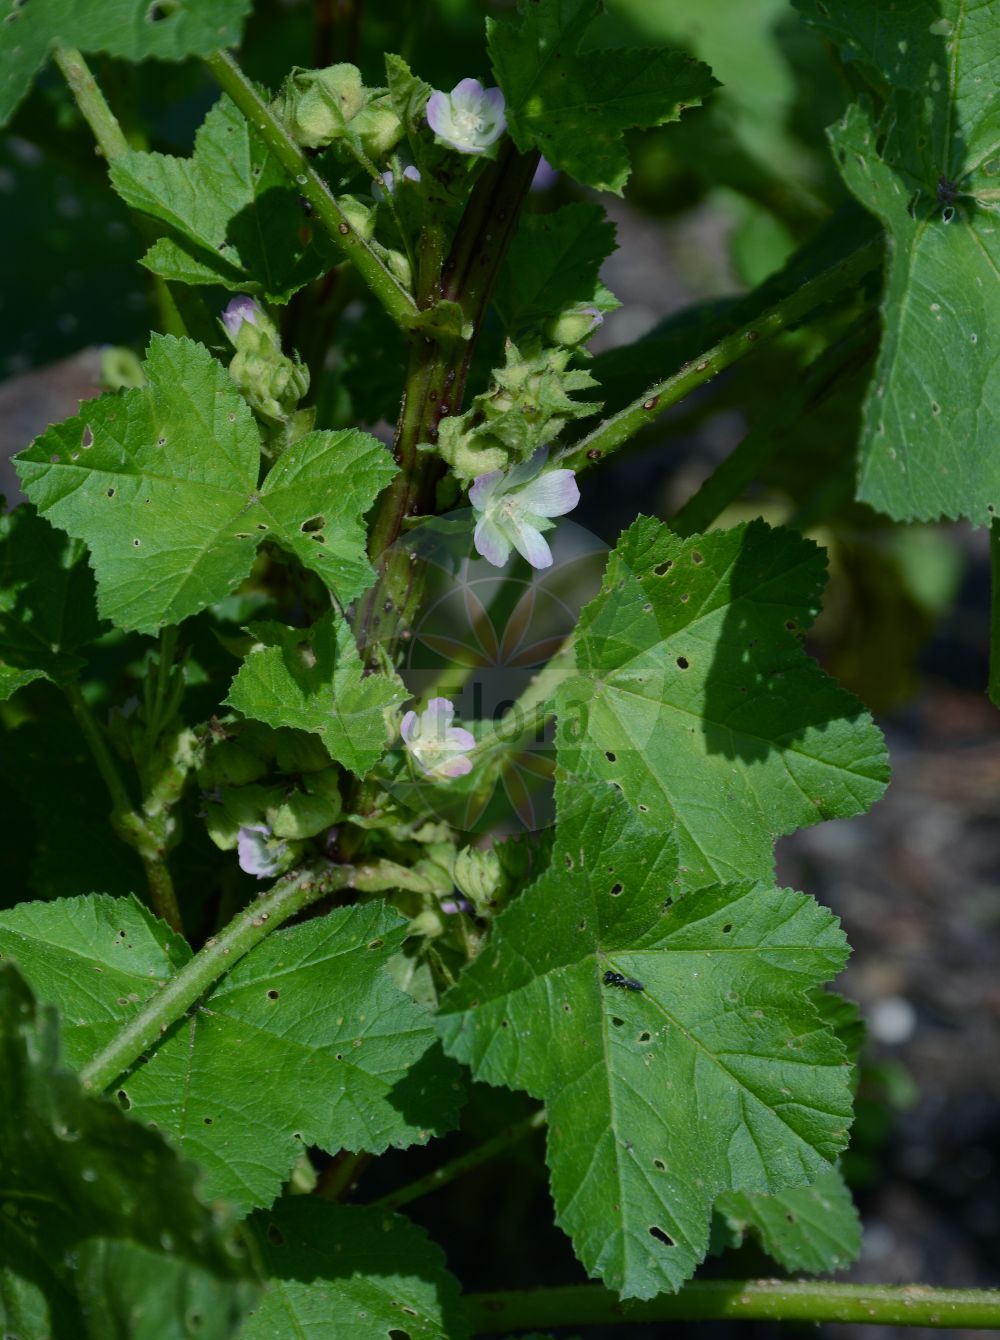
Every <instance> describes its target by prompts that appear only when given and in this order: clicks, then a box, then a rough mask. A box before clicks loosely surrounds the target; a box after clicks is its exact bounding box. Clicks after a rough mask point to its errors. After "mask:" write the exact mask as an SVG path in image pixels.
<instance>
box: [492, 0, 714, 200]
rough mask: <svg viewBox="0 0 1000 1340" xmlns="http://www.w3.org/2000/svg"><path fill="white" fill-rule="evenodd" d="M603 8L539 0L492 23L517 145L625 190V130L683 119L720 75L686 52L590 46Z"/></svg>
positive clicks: (587, 181) (576, 0)
mask: <svg viewBox="0 0 1000 1340" xmlns="http://www.w3.org/2000/svg"><path fill="white" fill-rule="evenodd" d="M600 10H601V4H600V3H599V0H540V3H537V4H531V5H527V6H525V12H524V14H523V16H522V18H521V20H520V23H517V24H514V23H498V22H496V21H495V20H493V19H488V20H487V25H486V26H487V33H488V35H489V49H490V57H491V59H492V62H493V72H494V74H495V75H496V78H497V82H498V83H499V84H500V87H501V88H502V89H503V92H504V96H505V98H506V99H507V122H508V125H509V127H510V133H511V136H512V137H513V140H514V143H515V144H516V145H517V147H518V148H519V149H520V150H521V151H522V152H525V151H527V150H528V149H540V150H541V152H542V154H543V155H544V156H545V158H547V159H548V161H549V162H550V163H551V164H552V166H553V167H555V168H559V169H560V170H562V171H564V172H568V173H569V174H570V176H571V177H575V178H576V180H577V181H579V182H582V183H583V184H584V185H585V186H593V187H595V188H596V189H597V190H603V191H614V192H615V194H616V195H620V194H621V191H622V187H623V186H624V185H625V182H626V181H627V180H628V175H629V160H628V154H627V152H626V150H625V145H624V140H623V133H624V132H625V131H626V130H630V129H632V128H633V127H649V126H662V125H664V124H665V123H666V122H667V121H676V120H677V118H678V117H679V116H680V114H681V112H682V111H683V110H684V108H685V107H690V106H691V105H693V104H696V103H699V102H700V101H701V99H702V98H703V97H705V96H706V95H707V94H708V93H710V92H711V90H712V89H713V88H714V87H715V83H716V81H715V80H714V79H713V78H712V74H711V71H710V70H709V68H708V66H707V65H702V64H701V63H700V62H698V61H695V60H693V59H692V58H691V57H690V56H686V55H684V53H683V52H680V51H671V50H663V49H661V50H650V49H644V50H638V51H628V50H619V49H613V50H597V51H594V50H587V51H581V50H580V46H581V42H582V41H583V39H584V37H585V34H586V31H587V29H588V27H589V26H590V24H591V22H592V21H593V20H594V19H595V18H596V17H597V15H598V14H599V12H600Z"/></svg>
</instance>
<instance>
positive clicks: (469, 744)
mask: <svg viewBox="0 0 1000 1340" xmlns="http://www.w3.org/2000/svg"><path fill="white" fill-rule="evenodd" d="M446 743H447V744H448V745H450V746H451V747H452V748H453V749H462V750H466V749H475V747H476V737H475V736H474V735H473V734H472V732H471V731H467V730H465V728H464V727H462V726H449V728H448V735H447V738H446Z"/></svg>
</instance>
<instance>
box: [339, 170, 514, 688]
mask: <svg viewBox="0 0 1000 1340" xmlns="http://www.w3.org/2000/svg"><path fill="white" fill-rule="evenodd" d="M537 163H538V155H537V154H519V153H518V152H517V150H516V149H515V148H514V146H513V144H509V145H508V146H507V147H506V148H505V149H504V150H503V151H502V152H501V154H500V156H499V157H498V159H497V161H496V162H495V163H491V164H489V166H488V167H487V168H486V170H485V171H484V172H483V174H482V176H481V177H480V178H479V180H478V181H477V182H476V185H475V186H474V187H473V190H472V194H471V196H470V197H469V202H468V204H467V205H466V208H465V213H464V214H463V216H462V221H461V223H460V224H459V226H458V230H457V232H456V234H455V242H454V245H453V246H452V249H451V252H450V253H449V254H448V255H447V256H445V255H444V238H443V235H442V233H441V230H440V228H439V227H438V226H437V225H435V224H430V225H428V227H426V228H425V229H424V232H423V234H422V236H421V240H420V248H419V251H420V255H419V269H418V279H417V292H418V297H419V299H420V303H421V307H422V308H424V309H426V307H429V306H432V305H433V304H434V303H435V302H436V301H437V300H438V299H439V298H444V299H446V300H448V301H451V302H455V303H457V304H458V305H459V307H460V308H461V309H462V317H463V320H464V323H465V327H466V331H467V334H466V335H464V336H463V338H460V339H459V338H450V339H449V338H438V339H432V338H431V336H430V335H429V334H426V333H423V332H420V331H416V332H414V334H413V335H412V336H411V346H410V363H409V368H408V371H407V377H406V389H405V392H404V396H403V407H402V411H401V413H400V418H399V423H398V425H397V428H396V438H395V442H394V453H395V458H396V462H397V464H398V465H399V474H397V475H396V477H395V478H394V479H393V481H392V483H391V484H390V485H389V487H388V488H387V489H386V490H385V492H384V493H383V494H382V497H381V498H380V500H379V505H378V510H377V512H376V515H375V521H374V523H373V525H372V530H371V537H370V541H369V554H370V556H371V558H372V560H373V561H374V562H375V563H376V564H378V565H379V568H380V571H379V580H378V581H377V582H376V584H375V585H374V586H373V587H372V589H371V590H370V591H369V592H368V594H367V595H366V596H365V598H364V600H363V601H362V602H361V605H360V606H359V611H358V617H357V619H356V620H355V629H356V631H357V633H358V638H359V641H360V642H361V643H362V647H363V648H365V647H367V648H369V649H371V648H372V646H373V644H374V642H375V641H381V642H383V643H385V644H386V647H387V650H390V651H391V649H392V646H393V644H394V642H395V638H396V636H397V634H398V633H399V632H400V631H401V630H402V629H403V628H405V625H406V623H407V621H408V619H409V618H410V617H411V616H412V613H413V604H414V601H415V598H416V596H417V594H418V593H417V591H416V589H415V586H414V573H413V565H412V564H411V563H410V562H409V555H408V554H391V553H390V552H389V551H390V550H391V549H392V546H393V545H394V544H395V542H396V540H397V539H398V537H399V534H400V532H401V530H402V528H403V523H404V521H405V520H406V518H407V517H408V516H412V515H415V514H416V513H419V512H422V511H425V510H428V509H429V508H430V506H431V504H432V501H433V498H432V489H433V484H434V481H435V480H436V478H437V475H438V471H439V466H440V463H439V461H438V460H437V458H436V457H435V456H434V455H433V454H432V453H430V452H420V451H418V447H419V446H420V445H421V444H427V445H430V446H433V445H434V443H436V442H437V439H438V429H439V425H440V423H441V420H442V419H443V418H445V417H446V416H447V415H449V414H458V413H459V412H460V411H461V408H462V401H463V398H464V395H465V384H466V380H467V378H468V373H469V366H470V363H471V361H472V353H473V350H474V348H475V345H476V340H477V339H478V337H479V331H480V329H481V327H482V323H483V319H484V317H485V315H486V308H487V306H488V304H489V300H490V297H491V295H492V292H493V287H494V285H495V283H496V279H497V275H498V274H499V272H500V267H501V265H502V264H503V259H504V257H505V256H506V254H507V248H508V247H509V246H510V243H511V240H512V238H513V236H514V232H515V230H516V228H517V220H518V217H519V215H520V211H521V205H522V204H523V203H524V197H525V195H526V194H527V191H528V187H529V186H530V184H531V178H532V177H533V176H534V172H535V168H536V166H537ZM387 616H388V617H387ZM366 659H368V661H369V664H371V663H372V658H371V655H370V654H369V655H368V656H367V657H366Z"/></svg>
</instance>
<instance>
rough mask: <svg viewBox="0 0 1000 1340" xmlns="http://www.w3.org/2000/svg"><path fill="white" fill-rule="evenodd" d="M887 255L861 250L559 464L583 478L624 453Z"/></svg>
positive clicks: (683, 370) (877, 246)
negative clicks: (631, 441) (708, 385)
mask: <svg viewBox="0 0 1000 1340" xmlns="http://www.w3.org/2000/svg"><path fill="white" fill-rule="evenodd" d="M882 254H883V249H882V240H881V238H878V239H876V240H874V241H871V242H866V243H865V244H864V246H861V247H858V249H857V250H856V251H853V252H852V253H851V254H850V255H849V256H848V257H846V258H845V259H844V260H842V261H839V262H838V263H837V264H836V265H833V266H831V267H830V268H829V269H828V270H824V271H823V272H822V274H818V275H817V276H816V277H815V279H810V280H809V281H808V283H806V284H803V285H802V287H801V288H799V289H796V291H795V292H794V293H791V294H789V296H788V297H787V298H783V299H782V300H781V302H779V303H776V304H775V305H774V306H773V307H771V308H769V309H768V311H766V312H764V313H763V314H762V315H761V316H759V317H755V318H754V320H753V321H751V322H749V324H747V325H746V326H744V327H743V328H742V329H741V330H736V331H733V332H732V334H730V335H726V336H725V337H724V338H723V339H721V340H720V341H719V342H718V344H714V345H712V347H711V348H710V349H706V350H705V351H704V353H702V354H700V355H699V356H698V357H696V358H693V359H691V360H690V361H689V362H687V363H685V364H684V365H683V366H682V367H680V368H679V369H678V370H677V371H676V372H674V373H672V374H671V375H670V376H669V377H665V378H664V379H663V381H660V382H656V383H654V385H652V386H651V387H649V389H648V390H647V391H645V392H644V393H643V394H642V395H641V396H638V397H637V398H636V399H635V400H633V401H632V403H631V404H629V405H626V406H625V408H624V409H622V410H619V411H618V413H617V414H613V415H612V416H611V417H610V418H607V419H604V420H603V421H602V422H601V423H599V424H598V426H597V427H596V428H595V429H594V430H593V432H590V433H588V434H587V436H586V437H582V438H580V439H579V441H577V442H574V443H572V444H571V445H570V446H568V447H566V448H565V449H564V450H563V451H562V452H561V453H560V454H559V456H558V464H559V465H561V466H563V467H568V468H569V469H571V470H576V471H577V472H578V473H579V471H581V470H585V469H586V468H587V467H588V466H589V465H593V464H595V463H596V462H597V461H600V460H603V459H605V458H606V457H608V456H610V455H611V454H612V453H613V452H615V451H618V449H619V448H620V447H622V446H624V444H625V443H626V442H627V441H628V440H629V439H630V438H632V437H634V436H635V434H636V433H638V432H640V431H641V430H642V429H643V428H645V427H646V425H647V424H649V423H651V422H652V421H653V420H654V419H655V418H657V417H658V416H659V415H660V414H662V413H663V411H664V410H667V409H670V408H671V407H672V406H673V405H676V404H678V403H679V402H680V401H681V400H683V399H684V398H685V396H689V395H690V394H691V392H692V391H695V390H697V389H698V387H699V386H704V385H705V383H706V382H710V381H711V380H712V378H713V377H715V376H717V375H718V373H720V372H722V371H723V369H724V368H728V367H731V366H732V364H733V363H736V362H737V361H738V360H739V359H741V358H743V357H744V356H745V355H746V354H748V353H749V352H750V350H751V349H754V348H757V347H759V345H760V343H761V341H762V340H769V339H773V338H774V336H775V335H779V334H781V332H782V331H785V330H788V328H789V327H790V326H794V325H797V324H798V323H799V322H801V321H803V320H804V319H805V318H806V317H807V316H808V315H809V314H810V313H811V312H813V311H814V310H815V309H816V308H817V307H819V306H821V305H822V304H823V303H826V302H829V301H830V300H831V299H832V298H835V297H837V296H838V294H840V293H842V292H843V291H844V290H845V289H849V288H852V287H853V286H854V285H855V284H857V282H858V281H859V280H860V279H861V278H863V277H864V276H865V275H866V274H868V272H869V271H870V270H874V269H875V267H876V266H877V265H880V264H881V261H882Z"/></svg>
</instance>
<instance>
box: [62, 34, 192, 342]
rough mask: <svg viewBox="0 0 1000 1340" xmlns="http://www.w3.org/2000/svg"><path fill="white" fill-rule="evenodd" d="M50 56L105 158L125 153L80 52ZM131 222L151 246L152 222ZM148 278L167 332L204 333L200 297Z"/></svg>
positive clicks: (154, 235) (153, 236)
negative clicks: (150, 280) (134, 223)
mask: <svg viewBox="0 0 1000 1340" xmlns="http://www.w3.org/2000/svg"><path fill="white" fill-rule="evenodd" d="M53 60H54V61H55V63H56V65H57V66H58V67H59V70H60V71H61V73H62V76H63V78H64V79H65V80H66V83H67V86H68V87H69V91H70V92H71V93H72V95H73V98H74V100H75V102H76V105H77V107H78V108H79V109H80V114H81V116H82V117H83V119H84V120H85V121H86V122H87V125H88V126H90V129H91V130H92V131H93V133H94V139H95V140H96V141H97V147H98V149H100V151H101V153H102V154H103V155H104V158H105V159H106V161H107V162H108V163H112V162H113V161H114V160H115V159H116V158H120V157H121V155H122V154H127V153H129V152H130V151H131V149H132V145H131V144H130V143H129V141H128V138H127V137H126V135H125V132H124V131H123V130H122V128H121V125H120V123H119V121H118V118H117V117H116V116H115V114H114V112H113V111H112V110H111V108H110V107H109V106H108V101H107V99H106V98H105V96H104V94H103V93H102V92H101V88H100V85H99V84H98V82H97V80H96V79H95V78H94V75H93V72H92V71H91V68H90V66H89V65H88V64H87V62H86V61H85V60H84V58H83V56H82V55H81V53H80V52H79V51H77V49H76V48H75V47H56V49H55V51H54V52H53ZM135 222H136V226H137V227H138V230H139V235H140V237H141V238H142V239H143V241H144V242H145V244H146V245H147V246H152V244H153V243H154V242H155V241H156V239H157V238H158V237H159V236H160V233H159V230H158V229H157V227H156V225H155V224H154V223H153V222H152V220H151V219H147V218H144V217H143V216H142V215H141V214H139V215H136V217H135ZM151 279H152V285H153V293H154V295H155V298H156V306H157V310H158V312H159V324H160V328H161V329H162V330H163V331H165V332H167V333H168V334H170V335H186V334H188V333H189V331H197V332H199V333H204V331H205V329H206V327H207V326H208V317H207V314H206V313H205V311H204V303H203V301H202V299H201V298H200V297H199V296H198V295H196V294H194V293H191V294H187V295H185V296H184V297H181V296H180V295H179V294H178V293H177V292H175V291H174V290H173V289H171V287H170V285H169V284H168V283H167V282H166V280H164V279H162V278H161V277H160V276H159V275H152V276H151ZM182 309H183V310H182Z"/></svg>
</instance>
